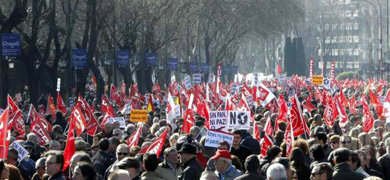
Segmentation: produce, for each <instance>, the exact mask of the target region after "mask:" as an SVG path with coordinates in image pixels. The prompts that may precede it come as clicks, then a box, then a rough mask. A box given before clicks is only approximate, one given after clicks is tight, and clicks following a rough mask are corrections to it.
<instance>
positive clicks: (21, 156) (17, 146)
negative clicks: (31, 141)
mask: <svg viewBox="0 0 390 180" xmlns="http://www.w3.org/2000/svg"><path fill="white" fill-rule="evenodd" d="M10 147H11V148H12V149H15V150H16V151H18V162H20V161H21V160H23V159H24V158H25V157H26V156H27V155H28V151H27V150H26V149H24V147H23V146H22V145H20V144H19V143H17V142H16V141H14V142H12V144H11V145H10Z"/></svg>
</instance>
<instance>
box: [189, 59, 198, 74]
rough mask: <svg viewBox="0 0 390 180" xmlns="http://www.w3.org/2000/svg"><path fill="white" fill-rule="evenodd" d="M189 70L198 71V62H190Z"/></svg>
mask: <svg viewBox="0 0 390 180" xmlns="http://www.w3.org/2000/svg"><path fill="white" fill-rule="evenodd" d="M189 67H190V72H191V73H196V72H198V63H197V62H196V61H192V62H190V66H189Z"/></svg>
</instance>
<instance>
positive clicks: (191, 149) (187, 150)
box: [178, 143, 196, 164]
mask: <svg viewBox="0 0 390 180" xmlns="http://www.w3.org/2000/svg"><path fill="white" fill-rule="evenodd" d="M178 153H179V160H180V163H181V164H185V163H186V162H188V161H189V160H191V159H193V158H195V157H196V146H195V145H193V144H192V143H184V144H183V146H181V148H180V150H179V151H178Z"/></svg>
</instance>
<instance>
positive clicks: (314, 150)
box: [310, 144, 325, 161]
mask: <svg viewBox="0 0 390 180" xmlns="http://www.w3.org/2000/svg"><path fill="white" fill-rule="evenodd" d="M310 157H311V158H312V160H314V161H320V160H323V159H325V153H324V151H323V150H322V147H321V145H319V144H315V145H314V146H312V147H311V148H310Z"/></svg>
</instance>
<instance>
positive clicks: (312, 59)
mask: <svg viewBox="0 0 390 180" xmlns="http://www.w3.org/2000/svg"><path fill="white" fill-rule="evenodd" d="M313 65H314V58H313V57H312V58H310V65H309V77H310V78H312V77H313Z"/></svg>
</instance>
